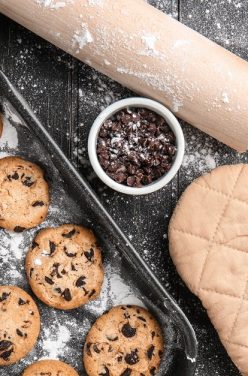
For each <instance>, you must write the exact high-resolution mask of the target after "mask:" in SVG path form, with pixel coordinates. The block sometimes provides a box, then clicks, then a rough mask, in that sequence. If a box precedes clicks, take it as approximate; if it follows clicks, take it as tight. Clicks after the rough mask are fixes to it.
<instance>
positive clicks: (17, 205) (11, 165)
mask: <svg viewBox="0 0 248 376" xmlns="http://www.w3.org/2000/svg"><path fill="white" fill-rule="evenodd" d="M48 204H49V189H48V184H47V182H46V181H45V179H44V173H43V171H42V170H41V168H40V167H38V166H37V165H35V164H34V163H32V162H29V161H26V160H24V159H22V158H19V157H6V158H2V159H0V227H3V228H5V229H7V230H13V231H15V232H21V231H23V230H25V229H27V228H31V227H34V226H37V225H38V224H40V223H41V222H43V221H44V219H45V217H46V215H47V211H48Z"/></svg>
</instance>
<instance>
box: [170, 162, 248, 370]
mask: <svg viewBox="0 0 248 376" xmlns="http://www.w3.org/2000/svg"><path fill="white" fill-rule="evenodd" d="M247 186H248V164H238V165H232V166H221V167H218V168H216V169H214V170H213V171H212V172H211V173H209V174H207V175H204V176H201V177H200V178H198V179H196V180H195V181H194V182H193V183H192V184H190V186H189V187H188V188H187V189H186V191H185V192H184V193H183V195H182V197H181V198H180V201H179V203H178V205H177V207H176V209H175V211H174V214H173V216H172V219H171V222H170V226H169V245H170V253H171V257H172V259H173V261H174V263H175V265H176V267H177V270H178V272H179V274H180V275H181V277H182V278H183V280H184V281H185V283H186V284H187V285H188V287H189V288H190V290H191V291H192V292H193V293H194V294H196V295H197V296H198V297H199V298H200V299H201V301H202V304H203V306H204V307H205V308H206V309H207V312H208V315H209V317H210V319H211V321H212V323H213V325H214V326H215V328H216V330H217V331H218V334H219V336H220V339H221V341H222V343H223V345H224V346H225V348H226V350H227V352H228V354H229V355H230V357H231V358H232V360H233V362H234V363H235V364H236V365H237V367H238V368H239V370H240V372H241V373H242V375H247V374H248V247H247V244H248V220H247V212H248V189H247Z"/></svg>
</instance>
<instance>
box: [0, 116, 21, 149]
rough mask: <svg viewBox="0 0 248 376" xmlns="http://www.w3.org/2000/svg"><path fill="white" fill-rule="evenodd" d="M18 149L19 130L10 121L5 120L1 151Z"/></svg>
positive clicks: (0, 138) (0, 142)
mask: <svg viewBox="0 0 248 376" xmlns="http://www.w3.org/2000/svg"><path fill="white" fill-rule="evenodd" d="M17 147H18V136H17V130H16V129H15V127H14V126H13V125H12V124H11V123H10V121H9V119H8V118H6V117H4V119H3V133H2V136H1V137H0V149H7V148H9V149H16V148H17Z"/></svg>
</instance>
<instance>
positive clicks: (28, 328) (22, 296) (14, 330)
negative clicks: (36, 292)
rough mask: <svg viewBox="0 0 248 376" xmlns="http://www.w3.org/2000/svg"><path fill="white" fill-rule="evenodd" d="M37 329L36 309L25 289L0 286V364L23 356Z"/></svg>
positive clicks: (31, 344) (5, 364)
mask: <svg viewBox="0 0 248 376" xmlns="http://www.w3.org/2000/svg"><path fill="white" fill-rule="evenodd" d="M39 332H40V315H39V311H38V308H37V306H36V304H35V302H34V301H33V299H32V298H31V296H29V295H28V294H27V293H26V292H25V291H24V290H22V289H20V288H19V287H17V286H0V366H8V365H10V364H13V363H16V362H17V361H18V360H20V359H22V358H24V357H25V356H26V355H27V354H28V353H29V352H30V351H31V350H32V348H33V347H34V345H35V343H36V341H37V338H38V335H39Z"/></svg>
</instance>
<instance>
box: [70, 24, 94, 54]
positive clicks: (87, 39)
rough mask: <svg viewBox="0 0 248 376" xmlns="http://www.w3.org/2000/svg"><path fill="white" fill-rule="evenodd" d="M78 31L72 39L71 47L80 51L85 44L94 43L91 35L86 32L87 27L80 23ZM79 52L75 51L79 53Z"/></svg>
mask: <svg viewBox="0 0 248 376" xmlns="http://www.w3.org/2000/svg"><path fill="white" fill-rule="evenodd" d="M81 26H82V28H81V30H80V31H76V32H75V34H74V35H73V37H72V42H73V46H77V47H78V48H79V50H82V49H83V48H84V47H85V46H86V45H87V44H89V43H92V42H93V41H94V39H93V36H92V34H91V33H90V31H89V30H88V26H87V24H85V23H82V25H81ZM79 50H78V51H77V52H78V53H79Z"/></svg>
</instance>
